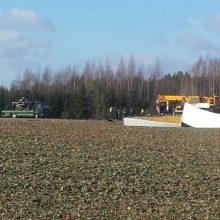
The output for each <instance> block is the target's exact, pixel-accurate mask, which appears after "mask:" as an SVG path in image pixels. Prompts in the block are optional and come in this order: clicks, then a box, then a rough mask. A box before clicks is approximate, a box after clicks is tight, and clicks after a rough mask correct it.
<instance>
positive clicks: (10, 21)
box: [0, 0, 220, 86]
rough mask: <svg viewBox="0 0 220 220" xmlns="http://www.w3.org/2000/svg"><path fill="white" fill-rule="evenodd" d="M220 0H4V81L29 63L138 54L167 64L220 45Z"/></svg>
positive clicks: (0, 62) (174, 67)
mask: <svg viewBox="0 0 220 220" xmlns="http://www.w3.org/2000/svg"><path fill="white" fill-rule="evenodd" d="M219 34H220V1H219V0H212V1H207V0H200V1H199V0H194V1H193V0H185V1H182V0H109V1H104V0H62V1H61V0H1V1H0V74H1V80H0V84H1V85H6V86H9V85H10V83H11V81H12V80H15V79H17V78H19V77H21V76H22V74H23V72H24V70H25V69H26V68H30V69H33V70H37V69H40V70H43V69H44V68H45V67H50V68H52V70H54V71H56V70H59V69H63V68H65V67H67V66H73V65H77V66H78V67H79V68H80V67H82V66H83V65H84V64H85V62H86V61H87V60H90V61H95V62H97V63H98V62H99V61H103V62H105V60H106V58H108V59H109V60H110V61H111V62H112V63H113V65H114V64H116V63H117V62H118V61H119V59H120V58H121V57H124V59H126V58H128V57H130V56H131V55H133V56H134V58H135V60H136V62H137V64H140V65H142V66H146V67H148V66H150V65H153V63H154V62H155V60H156V59H157V58H159V60H160V62H161V69H162V72H168V71H170V72H171V73H172V72H174V71H179V70H183V71H185V70H188V69H189V68H190V67H191V65H192V64H193V63H194V62H195V61H196V60H197V59H198V58H199V57H200V56H207V55H209V56H214V57H215V56H217V57H219V53H220V37H219Z"/></svg>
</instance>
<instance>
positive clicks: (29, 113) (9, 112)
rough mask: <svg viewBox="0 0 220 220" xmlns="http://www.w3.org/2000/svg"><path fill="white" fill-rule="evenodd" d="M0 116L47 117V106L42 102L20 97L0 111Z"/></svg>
mask: <svg viewBox="0 0 220 220" xmlns="http://www.w3.org/2000/svg"><path fill="white" fill-rule="evenodd" d="M1 117H9V118H21V117H23V118H43V117H49V106H48V105H47V104H45V103H43V102H38V101H36V102H34V103H33V102H30V101H28V100H27V99H25V98H24V97H22V98H21V99H20V100H19V101H18V102H12V103H11V105H10V106H9V108H8V109H5V110H2V111H1Z"/></svg>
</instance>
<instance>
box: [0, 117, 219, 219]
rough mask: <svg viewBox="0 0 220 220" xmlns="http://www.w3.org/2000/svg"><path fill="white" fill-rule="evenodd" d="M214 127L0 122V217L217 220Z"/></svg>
mask: <svg viewBox="0 0 220 220" xmlns="http://www.w3.org/2000/svg"><path fill="white" fill-rule="evenodd" d="M219 198H220V130H218V129H193V128H147V127H144V128H141V127H131V128H129V127H123V125H122V123H121V122H106V121H71V120H69V121H68V120H18V119H17V120H13V119H11V120H0V216H1V217H0V218H1V219H220V200H219Z"/></svg>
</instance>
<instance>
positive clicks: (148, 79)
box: [0, 56, 220, 119]
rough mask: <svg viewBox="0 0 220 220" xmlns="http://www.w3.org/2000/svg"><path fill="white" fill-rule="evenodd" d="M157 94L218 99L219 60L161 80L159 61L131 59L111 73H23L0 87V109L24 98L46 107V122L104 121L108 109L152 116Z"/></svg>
mask: <svg viewBox="0 0 220 220" xmlns="http://www.w3.org/2000/svg"><path fill="white" fill-rule="evenodd" d="M158 94H166V95H199V96H210V95H218V96H219V95H220V58H210V57H205V58H204V57H200V58H199V59H198V60H197V61H196V62H195V64H194V65H193V66H192V68H191V69H190V70H189V71H187V72H182V71H178V72H174V73H166V74H164V73H163V74H162V71H161V64H160V61H159V59H158V60H156V62H155V64H154V65H152V66H151V67H148V68H144V67H142V66H137V64H136V61H135V58H134V57H133V56H131V57H130V59H129V60H128V62H125V61H124V59H123V58H121V60H120V61H119V63H118V65H117V67H116V68H113V67H112V65H111V63H110V62H109V61H108V60H106V62H105V63H104V64H102V63H99V64H98V65H97V64H95V63H91V62H89V61H88V62H87V63H86V64H85V66H84V69H83V70H81V71H80V70H78V68H76V67H74V66H73V67H71V66H69V67H66V68H65V69H63V70H59V71H56V72H53V71H52V70H51V69H50V68H48V67H47V68H45V69H44V70H43V71H42V72H41V71H33V70H31V69H26V70H25V72H24V73H23V76H22V79H19V80H14V81H13V82H12V83H11V86H10V88H6V87H4V86H1V87H0V109H5V108H7V106H8V105H10V103H11V102H12V101H16V100H19V99H20V98H21V97H26V98H28V99H29V100H31V101H43V102H45V103H48V104H49V106H50V111H51V116H52V117H56V118H72V119H88V118H95V119H102V118H106V117H107V116H108V113H109V108H110V107H113V109H114V110H115V111H122V109H126V110H127V111H128V109H130V108H132V109H133V113H134V114H136V115H138V114H140V111H141V109H143V108H144V109H145V110H146V112H149V113H153V111H154V103H155V99H156V96H157V95H158Z"/></svg>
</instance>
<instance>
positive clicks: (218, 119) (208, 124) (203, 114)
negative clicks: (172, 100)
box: [181, 103, 220, 128]
mask: <svg viewBox="0 0 220 220" xmlns="http://www.w3.org/2000/svg"><path fill="white" fill-rule="evenodd" d="M181 122H182V124H183V125H187V126H190V127H194V128H220V114H217V113H213V112H209V111H206V110H202V109H199V108H197V107H195V106H193V105H191V104H189V103H185V105H184V109H183V114H182V119H181Z"/></svg>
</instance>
